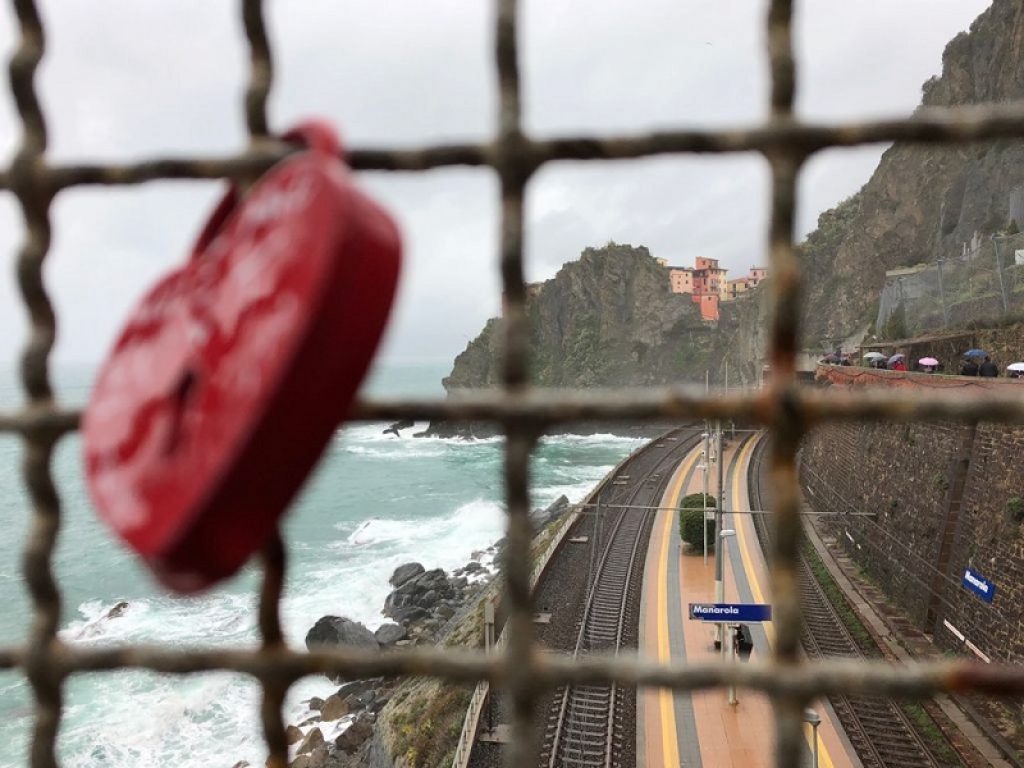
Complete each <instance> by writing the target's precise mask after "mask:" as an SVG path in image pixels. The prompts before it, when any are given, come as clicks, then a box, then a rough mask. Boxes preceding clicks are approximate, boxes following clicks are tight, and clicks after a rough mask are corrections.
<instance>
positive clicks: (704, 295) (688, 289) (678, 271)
mask: <svg viewBox="0 0 1024 768" xmlns="http://www.w3.org/2000/svg"><path fill="white" fill-rule="evenodd" d="M725 274H726V270H724V269H722V268H721V267H719V266H718V259H708V258H705V257H703V256H699V257H698V258H697V260H696V263H695V264H694V266H693V267H668V279H669V285H670V286H671V288H672V293H687V294H689V295H690V296H692V297H693V301H694V303H696V304H698V305H700V316H701V318H702V319H704V320H707V321H708V322H716V321H717V320H718V301H719V299H720V298H721V292H722V291H723V290H724V286H725V282H726V281H725Z"/></svg>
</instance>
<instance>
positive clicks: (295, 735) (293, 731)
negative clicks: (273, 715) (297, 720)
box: [284, 725, 302, 744]
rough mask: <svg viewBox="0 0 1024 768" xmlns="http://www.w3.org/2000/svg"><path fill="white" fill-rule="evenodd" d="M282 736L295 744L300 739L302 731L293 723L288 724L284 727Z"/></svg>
mask: <svg viewBox="0 0 1024 768" xmlns="http://www.w3.org/2000/svg"><path fill="white" fill-rule="evenodd" d="M284 738H285V741H287V742H288V743H289V744H297V743H298V742H299V741H301V740H302V731H300V730H299V729H298V728H296V727H295V726H294V725H289V726H288V727H287V728H285V729H284Z"/></svg>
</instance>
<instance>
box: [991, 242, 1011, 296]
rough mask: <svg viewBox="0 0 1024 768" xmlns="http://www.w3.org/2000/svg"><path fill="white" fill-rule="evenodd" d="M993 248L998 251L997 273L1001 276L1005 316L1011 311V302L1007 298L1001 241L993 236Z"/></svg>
mask: <svg viewBox="0 0 1024 768" xmlns="http://www.w3.org/2000/svg"><path fill="white" fill-rule="evenodd" d="M992 247H993V248H995V251H996V272H997V273H998V274H999V293H1000V295H1001V296H1002V297H1003V314H1004V315H1005V314H1006V313H1007V312H1009V311H1010V302H1009V301H1008V300H1007V298H1006V283H1005V282H1004V281H1003V260H1002V258H1000V254H999V240H998V239H997V238H996V236H995V235H992Z"/></svg>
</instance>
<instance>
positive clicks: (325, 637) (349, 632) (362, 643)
mask: <svg viewBox="0 0 1024 768" xmlns="http://www.w3.org/2000/svg"><path fill="white" fill-rule="evenodd" d="M339 645H349V646H354V647H357V648H373V649H374V650H376V649H377V648H379V647H380V646H379V645H378V643H377V641H376V639H374V637H373V632H371V631H370V630H368V629H367V628H366V627H365V626H364V625H362V624H360V623H359V622H357V621H352V619H348V618H345V617H344V616H324V617H323V618H321V619H320V620H319V621H317V623H316V624H314V625H313V627H312V629H310V630H309V632H307V633H306V648H308V649H309V650H313V649H314V648H316V647H317V646H320V647H322V646H328V647H335V646H339Z"/></svg>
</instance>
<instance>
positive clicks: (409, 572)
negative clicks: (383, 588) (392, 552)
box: [388, 563, 426, 587]
mask: <svg viewBox="0 0 1024 768" xmlns="http://www.w3.org/2000/svg"><path fill="white" fill-rule="evenodd" d="M424 571H426V568H424V567H423V566H422V565H421V564H420V563H406V564H405V565H400V566H398V567H397V568H395V572H394V573H392V574H391V578H390V579H388V583H389V584H390V585H391V586H393V587H400V586H402V585H403V584H404V583H405V582H407V581H408V580H409V579H411V578H414V577H416V576H419V575H420V574H421V573H423V572H424Z"/></svg>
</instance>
